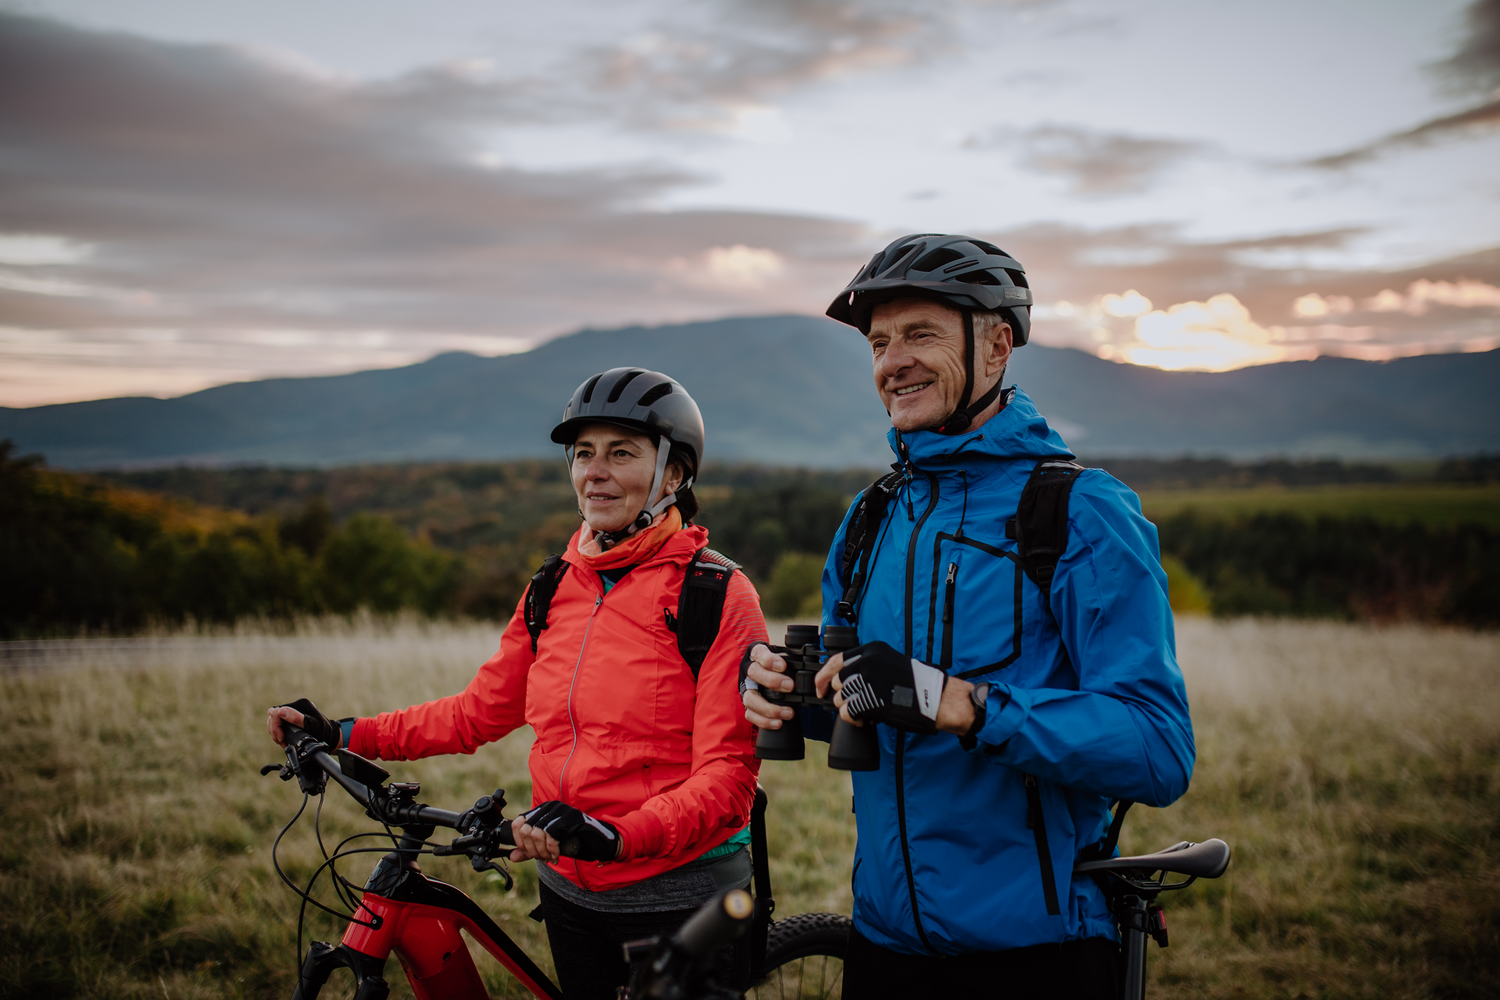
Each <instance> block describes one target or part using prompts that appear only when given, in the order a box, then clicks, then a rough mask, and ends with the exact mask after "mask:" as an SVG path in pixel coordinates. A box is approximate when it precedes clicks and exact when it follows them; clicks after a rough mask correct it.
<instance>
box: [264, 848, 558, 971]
mask: <svg viewBox="0 0 1500 1000" xmlns="http://www.w3.org/2000/svg"><path fill="white" fill-rule="evenodd" d="M359 910H360V911H362V912H357V914H356V917H355V919H354V921H352V922H351V923H350V924H349V927H348V929H347V930H345V931H344V938H343V941H342V942H341V943H340V944H339V945H338V947H334V946H332V945H329V944H326V943H325V942H322V941H315V942H313V945H312V947H311V948H310V949H309V950H308V953H307V960H306V961H305V962H304V963H303V965H302V975H301V978H300V980H299V981H298V984H297V989H296V992H294V993H293V994H292V1000H314V998H315V997H317V995H318V993H319V991H320V990H321V989H322V988H323V984H324V983H326V982H327V981H328V977H329V975H330V974H331V973H332V972H333V971H334V970H335V969H338V968H340V967H343V968H347V969H349V970H350V971H352V972H353V973H354V980H355V984H356V986H357V990H356V992H355V994H354V995H355V998H356V1000H383V998H384V997H385V996H386V995H387V994H388V992H389V987H388V986H387V984H386V982H385V978H384V970H385V964H386V959H387V958H389V957H390V954H391V952H393V951H394V952H395V953H396V957H397V958H398V959H399V960H400V962H401V967H402V968H403V969H404V970H406V978H407V980H408V981H409V982H410V983H411V987H412V992H414V993H415V994H416V996H417V1000H450V998H451V1000H488V998H489V992H488V991H487V990H486V989H485V987H484V982H483V980H481V979H480V977H479V970H478V969H477V968H475V966H474V959H473V958H472V957H471V956H470V955H469V949H468V947H467V946H466V945H465V944H464V939H463V935H462V934H461V933H460V931H467V932H468V933H469V936H470V937H472V938H473V939H474V940H475V941H477V942H479V944H480V946H481V947H483V948H484V950H485V951H487V952H489V953H490V954H491V955H493V956H495V959H496V960H497V961H498V962H499V963H500V964H501V965H503V966H505V968H506V969H508V970H509V971H510V974H511V975H513V976H515V977H516V979H517V981H518V982H520V983H521V985H523V986H525V987H526V988H527V989H528V990H530V991H531V992H532V994H533V995H534V996H537V997H542V998H546V1000H563V995H562V991H561V990H559V989H558V988H557V986H556V985H554V984H553V982H552V980H550V979H548V978H547V974H546V973H545V972H543V971H542V970H541V969H540V968H539V967H538V966H537V964H536V963H535V962H533V961H532V960H531V957H530V956H529V955H527V954H526V952H524V951H522V950H521V947H520V945H518V944H516V943H515V941H513V940H511V938H510V936H509V935H508V934H506V933H505V931H503V930H501V929H500V926H499V925H498V924H496V923H495V921H494V920H492V919H491V918H490V915H489V914H487V913H485V912H484V910H482V909H480V908H479V905H478V904H477V903H475V902H474V901H473V900H472V899H470V898H469V897H468V896H467V895H465V894H464V893H463V892H462V891H461V890H459V889H457V888H455V887H454V886H451V885H449V884H448V883H446V882H439V881H438V880H436V879H431V878H428V877H427V876H426V875H423V874H422V873H421V872H420V871H418V870H417V868H416V866H415V864H412V863H411V862H403V861H402V860H401V859H400V857H399V855H398V854H396V853H392V854H388V855H386V856H385V857H384V858H383V859H381V861H380V863H379V864H378V865H376V866H375V870H374V871H373V872H372V873H371V874H370V881H369V884H367V885H366V886H365V893H364V898H363V900H361V902H360V907H359Z"/></svg>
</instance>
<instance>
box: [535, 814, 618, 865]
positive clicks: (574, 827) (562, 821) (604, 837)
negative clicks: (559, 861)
mask: <svg viewBox="0 0 1500 1000" xmlns="http://www.w3.org/2000/svg"><path fill="white" fill-rule="evenodd" d="M521 818H522V819H523V820H525V821H526V822H527V823H530V824H531V825H532V826H534V827H536V828H537V829H539V830H545V831H546V832H547V834H548V836H550V837H551V838H552V839H553V840H555V841H557V843H558V845H559V849H560V850H561V851H562V854H563V857H567V858H577V859H578V860H579V861H613V860H614V859H615V855H617V854H618V853H619V852H620V834H619V832H618V831H617V830H616V829H615V828H614V826H613V825H612V824H609V823H606V822H604V821H603V820H598V819H595V818H594V817H592V816H590V815H589V814H588V813H586V812H579V811H578V810H577V809H574V808H573V807H572V806H570V805H565V804H563V803H562V802H559V801H557V800H556V799H553V800H552V801H551V802H543V803H542V804H541V805H539V806H537V807H536V808H535V809H533V810H531V811H530V812H528V813H524V814H522V816H521Z"/></svg>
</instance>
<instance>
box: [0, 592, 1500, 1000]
mask: <svg viewBox="0 0 1500 1000" xmlns="http://www.w3.org/2000/svg"><path fill="white" fill-rule="evenodd" d="M1178 636H1179V653H1180V657H1181V660H1182V663H1183V666H1184V670H1185V671H1186V673H1187V675H1188V684H1189V693H1190V696H1191V698H1192V702H1193V710H1194V719H1195V723H1196V727H1197V736H1198V753H1199V758H1198V760H1199V762H1198V769H1197V773H1196V774H1195V776H1194V780H1193V785H1192V789H1191V790H1190V791H1189V792H1188V794H1187V796H1186V797H1185V798H1184V799H1183V800H1182V801H1181V802H1179V803H1178V804H1177V805H1175V806H1173V807H1172V808H1170V809H1166V810H1148V809H1139V810H1138V811H1137V812H1135V813H1133V814H1132V816H1131V819H1130V821H1129V823H1127V824H1126V832H1125V836H1124V843H1123V847H1124V848H1125V849H1126V850H1127V851H1134V850H1150V849H1155V848H1159V847H1162V846H1165V845H1167V844H1170V843H1173V842H1175V841H1177V840H1179V839H1190V840H1201V839H1204V838H1206V837H1209V836H1220V837H1223V838H1224V839H1225V840H1227V841H1229V842H1230V843H1231V845H1233V847H1234V850H1235V861H1234V865H1233V867H1232V868H1231V870H1230V873H1229V875H1228V876H1226V877H1225V878H1224V879H1221V880H1219V881H1217V882H1212V883H1200V884H1199V885H1198V886H1195V887H1193V888H1191V889H1189V890H1187V891H1185V892H1183V893H1179V894H1177V895H1178V897H1179V898H1176V899H1169V901H1168V904H1169V911H1168V917H1169V924H1170V927H1171V933H1172V947H1171V948H1169V949H1167V950H1166V951H1159V950H1157V949H1156V948H1155V947H1154V946H1152V950H1151V954H1150V963H1151V966H1150V968H1151V975H1152V985H1151V994H1152V996H1155V997H1256V998H1260V997H1265V998H1271V997H1329V998H1332V997H1351V998H1352V997H1372V998H1373V997H1411V998H1426V997H1455V998H1456V997H1474V998H1478V997H1493V996H1496V995H1497V994H1500V958H1497V956H1500V860H1497V858H1496V851H1497V850H1500V636H1496V635H1495V634H1476V633H1468V632H1459V631H1444V630H1434V629H1425V628H1415V627H1411V628H1391V629H1374V628H1369V627H1363V626H1351V625H1341V624H1305V623H1286V622H1273V621H1258V620H1243V621H1230V622H1213V621H1208V620H1204V619H1196V618H1194V619H1185V620H1183V621H1182V622H1180V623H1179V629H1178ZM497 639H498V632H497V630H496V629H495V628H494V627H493V626H479V625H464V626H453V625H426V624H423V623H420V622H416V621H406V622H400V623H396V624H380V623H377V622H369V621H365V622H362V623H356V624H352V625H345V624H337V623H334V624H329V623H309V624H305V625H303V626H300V627H299V628H297V629H295V630H292V631H289V632H281V633H272V632H265V631H256V630H253V629H245V630H241V631H239V632H235V633H226V634H222V635H218V636H210V637H202V636H159V637H155V638H149V637H148V638H146V639H143V640H134V641H131V642H127V643H115V644H110V643H97V644H93V645H87V644H85V645H75V646H72V647H68V648H66V649H64V650H62V651H56V650H53V651H52V652H48V653H46V654H34V655H32V656H31V657H30V658H18V657H16V656H15V655H14V654H13V653H12V655H11V656H10V658H9V659H7V660H0V671H4V672H3V673H0V689H3V698H0V803H3V804H0V816H3V822H4V830H5V837H4V841H3V843H0V995H4V996H9V997H41V996H47V997H59V998H61V997H99V998H117V997H118V998H125V997H142V998H146V997H150V998H159V997H165V998H167V1000H189V998H199V997H201V998H209V997H285V996H288V995H290V993H291V989H292V985H293V982H294V970H295V967H296V957H295V955H294V949H295V938H296V915H297V907H296V905H295V903H296V900H295V898H294V897H293V896H292V894H291V893H290V892H289V891H288V890H286V889H285V888H284V887H283V886H282V885H281V883H280V882H279V881H278V880H277V878H276V875H275V873H274V871H273V870H272V868H271V863H270V846H271V842H272V840H273V839H274V838H275V836H276V832H277V831H278V830H279V829H280V827H281V825H282V824H283V823H285V822H286V820H287V819H288V818H290V817H291V815H292V814H293V813H294V812H295V811H296V808H297V806H298V805H299V804H300V799H301V796H300V794H299V793H298V792H297V791H296V789H295V786H293V785H285V784H282V783H281V782H279V781H278V780H276V778H275V777H274V776H273V777H266V778H261V777H259V776H258V774H257V773H256V771H257V768H258V767H259V766H260V765H261V764H265V763H271V762H273V761H276V760H277V759H278V756H279V755H278V754H277V752H275V748H274V747H273V746H272V745H271V744H270V743H269V741H268V740H267V739H266V738H265V736H264V734H263V730H262V728H261V726H262V718H263V714H264V711H265V708H266V706H268V705H271V704H274V703H279V702H281V701H285V700H288V699H290V698H294V697H297V696H298V695H307V696H310V697H312V698H313V699H314V700H315V701H317V702H318V703H319V704H320V705H322V706H324V707H325V708H326V709H328V710H329V711H330V712H331V714H338V715H343V714H362V713H373V712H375V711H377V710H380V709H383V708H389V707H394V706H401V705H406V704H410V703H413V702H416V701H420V700H424V699H427V698H430V697H434V696H437V695H441V694H444V693H448V692H452V691H455V690H457V689H458V688H459V687H461V686H462V685H463V684H464V683H465V682H466V681H467V680H468V678H469V676H470V675H471V674H472V672H473V670H474V668H475V666H476V665H477V664H478V663H479V662H480V661H481V660H483V659H484V658H485V657H486V656H488V655H489V653H490V652H491V648H492V647H493V645H494V644H495V643H496V641H497ZM7 664H9V666H7ZM526 744H527V741H526V739H525V736H524V735H523V734H520V733H518V734H516V735H515V736H513V737H511V738H510V739H508V740H506V741H504V742H502V743H501V744H498V745H495V746H491V747H488V748H485V749H484V750H482V751H481V752H479V753H478V754H476V755H474V756H473V757H463V758H443V759H437V760H431V761H424V762H420V763H415V764H398V765H396V766H395V767H394V768H393V770H394V771H395V773H396V774H397V776H398V777H399V778H402V779H406V780H410V779H417V780H420V781H421V782H422V783H423V795H422V798H423V799H424V800H425V801H428V802H432V803H434V804H441V805H445V806H450V807H461V806H462V805H464V804H467V803H469V802H471V801H472V800H473V799H474V798H475V797H476V796H477V795H479V794H481V793H483V792H486V791H489V790H490V789H492V788H494V787H495V786H497V785H499V786H503V787H504V788H505V789H506V790H507V792H508V794H509V798H510V801H511V802H512V803H513V804H514V803H524V802H526V801H527V799H528V796H529V791H530V790H529V787H528V783H527V779H526V769H525V754H526V748H527V745H526ZM812 757H813V759H811V760H808V761H805V762H803V763H801V764H776V763H773V764H768V765H767V766H766V767H765V768H764V770H763V772H762V781H763V783H764V784H765V785H766V786H767V788H768V790H769V791H770V795H771V838H772V839H771V842H772V847H773V851H774V857H773V863H772V868H773V877H774V879H775V883H776V887H777V897H778V904H779V906H778V909H779V911H780V913H782V914H783V915H786V914H791V913H796V912H799V911H802V910H811V909H819V910H842V911H844V912H847V910H848V906H849V890H848V871H849V861H850V855H851V852H852V848H853V839H854V832H853V818H852V817H851V816H850V815H849V811H848V810H849V806H848V803H849V789H848V777H847V775H845V774H842V773H837V772H831V771H829V770H827V769H826V768H825V767H824V766H823V765H822V761H821V754H819V753H818V752H817V751H816V750H814V752H813V754H812ZM310 813H311V809H310V810H309V814H310ZM309 820H310V815H309V816H308V817H305V818H304V820H303V822H302V823H301V824H300V825H299V826H298V827H296V828H294V829H293V831H292V832H291V833H289V834H288V835H287V839H286V841H285V842H284V843H283V848H282V858H283V863H284V864H286V865H287V867H288V868H289V870H290V871H291V872H292V873H293V874H294V875H296V876H301V877H306V875H307V874H308V873H310V872H311V870H312V867H313V866H314V865H315V864H316V863H317V860H318V853H317V851H318V848H317V845H316V842H315V841H314V840H313V838H312V828H311V824H310V822H309ZM323 821H324V830H325V839H327V838H328V837H329V836H332V837H334V838H338V837H340V836H342V835H347V834H348V833H352V832H356V831H359V830H362V829H366V828H368V826H369V824H368V821H364V820H362V818H361V816H360V814H359V811H358V810H357V809H356V808H355V807H354V805H353V803H352V802H351V801H349V800H348V799H347V798H344V797H342V796H341V794H333V795H330V797H329V799H328V802H327V806H326V808H325V809H324V812H323ZM371 857H373V856H371ZM424 868H425V869H426V870H427V871H428V872H429V873H431V874H435V875H437V876H438V877H440V878H445V879H448V880H451V881H454V882H456V883H457V884H459V885H461V886H463V887H464V888H465V889H466V890H467V891H469V892H470V893H471V894H473V895H474V896H475V897H476V898H477V899H478V900H479V901H480V902H481V903H482V904H483V905H484V906H486V907H487V908H488V909H489V910H490V911H491V912H492V913H493V914H494V915H495V916H496V918H497V919H498V920H499V921H500V922H501V924H502V925H503V926H504V927H505V928H506V929H507V930H508V931H509V932H511V933H512V934H513V935H514V936H516V937H517V938H518V939H519V940H521V941H522V942H523V943H524V944H525V945H526V946H527V947H528V949H530V950H531V951H532V952H533V954H535V955H537V956H538V957H540V958H541V959H542V964H543V965H544V967H549V968H550V960H548V959H547V958H546V957H545V956H546V947H545V940H544V932H543V929H542V926H541V925H540V924H537V923H534V922H532V921H530V920H528V919H527V918H526V913H527V912H528V911H529V910H530V909H531V908H532V907H533V906H534V905H535V901H536V877H535V874H534V873H533V871H532V870H531V868H530V866H529V865H518V866H516V875H517V883H518V884H517V891H516V892H515V893H513V894H510V895H506V894H503V893H501V892H500V891H499V890H498V887H497V884H496V882H495V881H493V879H488V880H487V879H484V878H481V877H479V876H476V875H474V873H472V872H471V871H470V870H469V868H468V865H467V864H465V863H463V862H462V860H453V859H432V860H430V861H428V862H427V863H425V864H424ZM367 870H368V863H367V862H359V863H355V864H351V865H349V866H348V868H347V873H348V874H349V876H350V877H352V878H354V879H355V880H361V879H362V878H363V875H364V873H365V872H366V871H367ZM310 923H311V930H312V935H313V936H315V937H319V938H324V939H327V938H330V937H336V936H337V934H338V928H337V926H336V924H335V922H334V921H333V920H332V919H331V918H323V917H321V916H315V917H313V918H312V919H311V921H310ZM482 967H483V968H484V969H485V970H486V976H487V978H488V980H489V982H490V985H491V989H492V991H493V992H494V993H495V994H496V995H516V994H515V993H514V990H513V986H512V984H510V983H509V981H508V978H507V977H506V975H505V974H504V973H503V971H501V970H499V968H498V967H497V966H495V965H494V964H493V963H488V962H487V960H486V962H485V964H483V966H482ZM389 971H390V972H391V973H392V974H393V976H394V977H395V978H396V979H399V978H400V977H399V974H396V970H395V963H392V965H391V968H390V970H389ZM396 985H397V988H396V991H395V992H394V993H393V995H396V996H407V995H409V993H408V992H407V989H406V984H405V983H404V981H403V982H399V983H398V984H396Z"/></svg>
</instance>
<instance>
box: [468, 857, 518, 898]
mask: <svg viewBox="0 0 1500 1000" xmlns="http://www.w3.org/2000/svg"><path fill="white" fill-rule="evenodd" d="M469 864H470V865H472V866H473V868H474V870H475V871H476V872H499V873H500V878H501V879H502V880H503V881H504V882H505V891H506V892H510V891H511V890H512V889H514V888H515V887H516V880H515V879H513V878H511V876H510V870H509V869H507V868H506V867H505V866H504V865H497V864H495V862H493V861H491V860H490V859H489V858H485V857H480V856H479V855H478V854H471V855H469Z"/></svg>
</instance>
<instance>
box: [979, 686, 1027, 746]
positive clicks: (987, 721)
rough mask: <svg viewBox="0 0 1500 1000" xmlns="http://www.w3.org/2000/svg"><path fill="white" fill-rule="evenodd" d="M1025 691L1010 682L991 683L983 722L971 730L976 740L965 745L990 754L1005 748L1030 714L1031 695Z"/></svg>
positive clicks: (985, 702) (985, 701)
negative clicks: (976, 728) (971, 743)
mask: <svg viewBox="0 0 1500 1000" xmlns="http://www.w3.org/2000/svg"><path fill="white" fill-rule="evenodd" d="M1018 695H1019V696H1018ZM1024 695H1025V692H1024V691H1022V692H1018V691H1016V690H1015V689H1014V688H1013V687H1011V686H1010V685H1009V684H991V685H990V694H989V697H988V698H986V699H985V700H984V706H985V708H984V711H985V718H984V725H983V726H981V727H980V729H979V732H977V733H975V734H974V740H975V744H974V745H973V746H972V747H968V746H966V747H965V749H967V750H969V751H970V752H971V753H983V754H987V755H989V756H994V755H995V754H997V753H1000V752H1001V751H1002V750H1004V749H1005V744H1006V743H1007V742H1008V741H1009V740H1010V738H1011V737H1012V736H1014V735H1016V733H1018V732H1020V730H1021V726H1022V724H1023V723H1025V721H1026V717H1027V716H1028V715H1030V714H1031V706H1030V699H1029V698H1026V697H1024Z"/></svg>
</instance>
